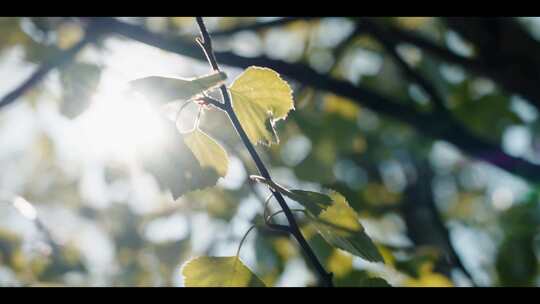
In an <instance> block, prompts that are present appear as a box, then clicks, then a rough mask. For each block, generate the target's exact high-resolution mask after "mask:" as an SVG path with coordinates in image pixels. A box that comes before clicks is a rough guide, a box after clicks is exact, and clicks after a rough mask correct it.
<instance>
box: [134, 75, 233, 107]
mask: <svg viewBox="0 0 540 304" xmlns="http://www.w3.org/2000/svg"><path fill="white" fill-rule="evenodd" d="M225 79H227V75H226V74H225V73H224V72H214V73H212V74H208V75H204V76H201V77H197V78H191V79H184V78H171V77H162V76H149V77H145V78H140V79H136V80H133V81H131V82H130V84H131V86H132V87H133V88H134V89H135V90H137V91H140V92H141V93H142V94H144V95H146V97H148V98H151V99H153V100H155V101H157V102H159V103H165V102H169V101H173V100H189V99H191V98H193V97H195V96H196V95H198V94H201V93H203V92H205V91H208V90H211V89H213V88H215V87H217V86H219V85H221V84H222V83H223V81H224V80H225Z"/></svg>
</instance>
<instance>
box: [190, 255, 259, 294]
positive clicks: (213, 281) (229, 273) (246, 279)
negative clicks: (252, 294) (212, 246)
mask: <svg viewBox="0 0 540 304" xmlns="http://www.w3.org/2000/svg"><path fill="white" fill-rule="evenodd" d="M182 275H183V276H184V285H185V286H186V287H265V285H264V283H263V282H262V281H261V280H260V279H259V278H258V277H257V276H256V275H255V274H254V273H253V272H252V271H251V270H250V269H249V268H247V267H246V265H244V263H242V261H240V259H238V258H237V257H207V256H203V257H198V258H195V259H192V260H191V261H189V262H187V263H186V264H185V265H184V267H183V269H182Z"/></svg>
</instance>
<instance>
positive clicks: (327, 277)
mask: <svg viewBox="0 0 540 304" xmlns="http://www.w3.org/2000/svg"><path fill="white" fill-rule="evenodd" d="M197 23H198V24H199V28H200V31H201V36H202V39H200V40H198V42H199V44H200V45H201V47H202V48H203V50H204V52H205V54H206V57H207V58H208V62H209V63H210V65H211V66H212V69H213V70H214V71H219V66H218V64H217V61H216V57H215V55H214V51H213V49H212V42H211V38H210V35H209V34H208V31H207V30H206V26H205V25H204V21H203V19H202V17H197ZM220 89H221V93H222V96H223V104H224V106H225V109H226V112H227V114H228V116H229V118H230V120H231V122H232V124H233V125H234V128H235V129H236V131H237V132H238V135H239V136H240V138H241V139H242V142H243V143H244V146H245V147H246V148H247V150H248V152H249V154H250V155H251V157H252V158H253V161H254V162H255V165H256V166H257V169H258V170H259V172H260V173H261V175H262V176H264V177H265V178H266V179H268V180H271V177H270V173H269V172H268V169H267V168H266V166H265V165H264V163H263V162H262V160H261V158H260V157H259V155H258V153H257V151H256V150H255V148H254V147H253V145H252V144H251V142H250V141H249V138H248V136H247V134H246V132H245V131H244V129H243V128H242V125H241V124H240V121H239V120H238V117H237V116H236V113H235V112H234V110H233V108H232V102H231V100H230V96H229V93H228V91H227V87H226V86H225V85H222V86H221V87H220ZM270 191H271V192H272V194H273V195H274V197H275V198H276V200H277V201H278V203H279V205H280V206H281V209H282V210H283V212H284V213H285V216H286V217H287V221H288V222H289V227H288V229H287V230H288V231H289V232H290V233H291V234H292V235H293V236H294V238H295V239H296V240H297V241H298V243H299V244H300V246H301V247H302V250H303V252H304V254H305V255H306V257H307V258H308V259H309V261H310V262H311V263H312V265H313V267H314V268H315V270H316V271H317V274H318V275H319V279H320V281H321V283H322V284H324V286H328V287H331V286H333V284H332V274H331V273H327V272H326V270H325V269H324V267H323V266H322V264H321V263H320V262H319V260H318V258H317V256H316V255H315V253H314V252H313V250H312V249H311V247H310V246H309V244H308V243H307V241H306V239H305V238H304V236H303V235H302V232H301V231H300V228H299V227H298V223H297V222H296V219H295V218H294V215H293V214H292V212H291V210H290V209H289V206H287V203H286V202H285V199H284V198H283V196H281V194H280V193H279V192H277V191H274V190H272V189H271V190H270Z"/></svg>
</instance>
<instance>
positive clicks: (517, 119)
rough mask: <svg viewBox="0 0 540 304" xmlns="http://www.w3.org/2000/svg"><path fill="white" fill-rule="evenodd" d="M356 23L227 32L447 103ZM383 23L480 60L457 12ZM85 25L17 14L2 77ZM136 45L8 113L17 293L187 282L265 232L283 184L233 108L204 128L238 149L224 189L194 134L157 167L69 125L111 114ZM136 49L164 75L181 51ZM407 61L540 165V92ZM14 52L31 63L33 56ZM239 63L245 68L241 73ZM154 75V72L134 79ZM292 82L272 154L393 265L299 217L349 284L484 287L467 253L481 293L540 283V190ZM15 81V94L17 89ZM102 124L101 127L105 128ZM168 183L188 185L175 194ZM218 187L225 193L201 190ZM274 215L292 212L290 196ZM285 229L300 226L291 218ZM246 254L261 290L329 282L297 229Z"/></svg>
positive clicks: (258, 242)
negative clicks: (17, 199)
mask: <svg viewBox="0 0 540 304" xmlns="http://www.w3.org/2000/svg"><path fill="white" fill-rule="evenodd" d="M119 19H120V20H122V21H124V22H129V23H131V24H138V25H141V26H144V27H146V28H148V29H149V30H151V31H152V32H158V33H163V34H166V35H169V36H190V35H191V36H192V35H196V34H197V33H198V30H197V27H196V24H195V21H194V18H187V17H171V18H165V17H155V18H142V17H134V18H119ZM355 19H356V18H349V17H347V18H345V17H344V18H315V19H309V20H300V21H295V22H291V23H288V24H286V25H283V26H276V27H272V28H262V29H257V30H246V31H241V32H238V33H235V34H232V35H230V36H220V37H216V38H215V47H216V48H217V49H219V50H227V51H231V52H234V53H237V54H240V55H242V56H246V57H249V56H260V55H264V56H267V57H270V58H274V59H280V60H284V61H286V62H295V63H301V64H306V65H309V66H311V67H312V68H314V69H315V70H317V71H319V72H321V73H329V74H331V75H332V76H333V77H336V78H338V79H343V80H346V81H349V82H351V83H353V84H357V85H362V86H364V87H366V88H370V89H373V90H376V91H377V92H380V93H381V94H382V95H384V96H388V97H390V98H396V100H399V102H403V103H407V104H411V105H414V107H415V108H416V109H418V111H429V110H430V109H431V107H432V104H431V101H430V98H429V97H428V96H427V95H426V94H425V92H423V91H422V90H421V89H420V88H419V87H418V86H415V85H412V84H411V83H410V82H409V81H408V80H407V79H406V78H405V77H404V74H403V73H402V72H401V70H400V68H399V66H398V65H397V64H396V62H395V60H394V59H393V58H392V57H391V56H389V54H388V53H387V52H386V51H385V50H384V48H382V46H381V45H380V43H379V42H378V41H377V40H376V39H374V38H373V37H372V36H370V35H368V34H366V33H361V34H359V35H358V36H357V37H355V38H354V39H348V35H350V33H351V32H352V30H353V28H354V21H355ZM269 20H271V19H268V18H266V19H265V18H255V17H249V18H248V17H244V18H237V17H235V18H233V17H222V18H219V17H212V18H207V20H206V21H207V25H208V28H209V30H210V31H221V30H230V29H234V28H236V27H239V26H249V25H252V24H254V23H255V22H266V21H269ZM378 21H379V22H380V24H382V25H385V26H395V27H398V28H401V29H406V30H410V31H414V32H416V33H418V34H421V35H422V36H424V37H428V38H430V39H431V40H433V41H434V42H435V43H436V44H438V45H441V46H445V47H448V48H450V49H452V50H458V51H459V50H461V51H462V52H464V53H466V52H468V51H470V52H472V53H474V48H472V49H473V51H471V50H469V49H468V46H469V45H468V44H467V42H464V41H461V40H463V39H462V38H460V37H459V35H457V34H456V33H455V32H453V31H452V30H451V29H449V28H448V27H447V26H446V24H445V23H444V22H442V21H441V20H439V18H431V17H422V18H414V17H399V18H393V17H392V18H380V19H379V20H378ZM535 24H536V25H535ZM538 24H539V23H538V22H536V23H534V24H532V25H530V27H529V30H531V31H533V30H534V28H535V27H536V28H538V27H539V25H538ZM83 29H84V22H81V21H80V20H77V19H76V18H48V17H33V18H15V17H2V18H0V37H2V39H0V67H2V66H3V65H2V64H4V62H8V61H9V60H11V63H9V64H11V65H12V66H13V68H12V70H10V71H8V72H6V73H5V74H2V76H3V77H6V76H5V75H10V73H12V71H16V70H17V69H19V68H21V69H22V68H23V67H32V68H35V67H37V66H38V65H39V64H42V63H44V62H46V61H47V60H48V59H50V58H51V56H53V55H54V54H57V53H58V52H59V51H60V50H62V49H65V48H68V47H69V46H72V45H73V44H74V43H76V42H77V41H78V40H79V39H81V37H82V35H83V34H84V30H83ZM536 31H538V29H536ZM456 36H457V38H456ZM127 41H128V40H127V39H122V38H118V37H107V38H104V39H102V40H100V41H99V43H98V44H97V45H93V46H91V47H88V49H87V50H85V52H84V53H81V54H79V56H77V57H76V58H75V60H74V62H73V63H72V64H70V65H66V66H64V67H63V68H61V69H59V70H58V71H56V73H53V74H51V75H49V76H48V77H47V79H46V81H44V82H43V83H41V84H40V85H38V86H37V87H36V88H35V89H34V90H32V91H31V92H29V93H28V94H27V95H25V96H24V98H23V99H22V100H21V101H19V103H17V104H14V105H12V107H10V108H5V109H2V112H0V143H1V145H2V151H1V152H0V168H2V170H1V171H0V194H1V195H0V202H1V204H0V285H2V286H12V285H15V286H58V285H69V286H74V285H75V286H78V285H83V286H109V285H112V286H180V285H182V284H183V282H182V280H183V278H182V277H181V274H180V269H181V267H182V266H183V265H184V263H185V262H186V261H187V260H189V259H191V258H193V257H196V256H201V255H212V256H234V254H235V252H236V249H237V246H238V244H239V242H240V239H241V238H242V236H243V235H244V233H245V232H246V231H247V229H248V228H249V227H250V226H251V225H252V224H254V223H261V222H262V214H263V204H264V200H265V197H266V196H267V195H268V191H267V188H265V187H263V186H261V185H256V184H252V182H251V181H250V180H249V178H248V177H247V176H248V175H250V174H256V171H255V168H254V166H253V164H252V163H251V160H250V158H249V157H247V154H246V151H244V148H243V146H242V145H241V143H240V142H239V141H238V139H237V137H236V133H235V131H234V129H232V128H231V127H230V125H229V122H228V121H227V119H226V117H225V116H224V115H222V113H219V112H215V113H214V112H210V111H206V112H205V113H204V115H203V118H202V121H201V129H203V130H204V131H205V132H207V133H208V134H210V135H211V136H212V137H214V138H216V139H218V141H219V142H221V143H223V144H224V146H225V149H226V150H227V153H228V154H229V157H231V159H230V161H229V168H228V173H227V175H226V176H225V178H220V179H219V180H218V176H217V175H216V174H215V172H214V171H212V170H209V171H201V168H200V166H199V165H198V162H197V160H196V159H195V157H194V156H193V155H192V154H191V153H190V152H189V149H187V147H185V144H184V143H183V141H182V140H181V139H179V137H178V139H177V140H175V141H173V142H171V143H170V147H169V148H168V149H165V150H163V151H157V152H155V151H154V152H153V153H152V154H150V155H149V158H148V159H147V162H146V163H144V165H142V166H140V165H141V164H138V165H134V164H133V163H131V162H129V161H127V164H126V163H122V162H119V161H118V159H116V160H110V159H102V158H99V157H96V158H92V157H88V155H89V153H90V152H91V151H94V150H99V149H100V147H95V146H92V144H91V143H86V142H85V140H84V139H83V140H81V142H82V144H81V146H77V145H78V144H77V143H76V138H77V137H79V136H82V135H80V134H79V133H77V132H75V131H73V130H72V131H63V130H65V129H70V128H71V129H73V125H75V124H76V123H78V121H81V120H83V119H84V116H85V115H86V114H85V113H87V112H89V111H91V109H92V108H93V107H94V105H93V104H92V102H93V101H92V100H93V97H94V96H95V94H94V93H95V91H97V90H98V89H99V88H100V86H103V83H104V82H106V81H107V80H110V79H111V76H110V75H112V74H111V72H110V70H111V69H110V67H109V65H114V62H107V61H104V60H103V59H104V58H106V57H107V56H109V53H108V52H110V50H111V49H114V45H115V43H116V44H120V43H127ZM344 42H346V43H345V44H343V43H344ZM460 42H462V43H460ZM342 44H343V45H342ZM131 46H132V45H129V46H128V48H127V49H123V52H125V53H123V54H122V55H121V56H119V57H117V59H115V60H117V61H121V60H120V59H122V60H124V59H125V60H126V62H128V63H127V65H130V66H135V67H136V68H138V67H139V65H141V66H142V65H143V64H144V63H145V62H153V63H154V64H156V65H157V64H158V62H159V61H160V57H159V56H165V55H164V54H161V53H160V54H159V56H157V57H156V58H144V57H138V55H137V54H136V53H135V56H128V55H129V54H128V53H129V52H131V49H130V47H131ZM509 47H510V46H509ZM398 51H399V53H400V54H402V55H403V57H404V58H405V60H406V61H407V62H408V63H410V64H411V66H412V67H413V69H414V70H415V71H418V72H420V73H422V75H424V76H426V78H428V79H429V80H430V81H431V82H433V83H434V85H435V87H436V88H437V90H439V91H440V92H441V93H442V95H443V96H444V97H445V99H446V101H447V104H446V106H447V107H448V109H449V111H450V113H451V115H452V116H453V117H455V118H456V119H457V120H458V121H460V122H461V123H462V124H463V125H464V126H465V128H466V129H467V130H468V131H470V132H472V133H474V134H476V135H478V136H480V137H481V138H484V139H488V140H490V141H492V142H495V143H500V144H501V146H502V147H503V148H504V149H505V151H506V152H507V153H510V154H512V155H516V156H522V157H525V158H527V159H529V160H531V161H533V162H538V161H540V158H539V157H538V152H539V149H540V145H538V135H537V134H538V132H537V130H538V126H539V125H540V124H539V121H538V119H537V113H536V111H535V109H534V108H533V107H532V106H531V104H530V103H529V102H528V101H527V100H525V99H523V98H521V97H520V96H517V95H512V94H511V93H509V92H507V91H505V90H503V89H501V88H500V87H499V86H498V85H497V84H496V83H494V82H492V81H491V80H488V79H484V78H481V77H478V76H475V75H472V74H469V73H468V72H467V71H466V70H464V69H463V68H461V67H459V66H454V65H451V64H447V63H444V62H441V61H439V60H438V59H436V58H434V57H431V56H428V54H427V53H426V52H424V51H422V50H421V49H418V48H417V47H414V46H411V45H407V44H400V45H398ZM134 52H135V51H134ZM13 53H15V54H18V55H17V56H15V59H13V57H14V56H12V55H10V54H13ZM124 54H125V58H123V55H124ZM118 58H120V59H118ZM130 58H131V59H130ZM7 64H8V63H6V65H7ZM185 65H186V66H185V67H183V70H182V68H178V71H180V72H182V73H183V74H182V75H178V76H181V77H184V76H186V77H191V76H199V75H203V74H206V73H208V69H209V68H208V66H207V65H206V64H202V65H197V64H196V63H195V62H194V61H188V62H187V63H185ZM225 71H226V72H227V73H228V75H229V76H234V75H238V73H239V72H241V71H239V70H237V69H233V68H230V69H229V68H226V70H225ZM1 72H2V71H0V73H1ZM180 72H179V73H180ZM14 74H15V73H14ZM25 75H27V74H25ZM138 76H145V75H136V76H133V78H136V77H138ZM107 77H108V78H107ZM19 78H20V79H21V80H23V79H24V77H19ZM234 78H235V77H229V79H234ZM290 83H291V84H292V86H293V88H292V89H293V91H294V94H295V95H294V97H295V110H294V111H291V112H290V113H289V116H288V119H287V120H286V121H277V122H276V124H275V128H276V130H277V133H278V134H279V139H280V143H279V145H272V146H271V147H265V146H262V147H258V148H257V149H258V151H260V153H261V155H262V157H263V159H264V161H265V163H267V164H268V166H269V168H270V171H271V172H272V174H273V177H274V178H275V180H276V182H278V183H280V184H282V185H285V186H287V187H288V188H295V189H306V190H313V191H323V190H324V189H334V190H336V191H338V192H339V193H341V194H343V196H344V198H345V199H346V201H347V202H348V203H349V205H350V207H351V208H352V209H354V212H355V213H357V216H358V218H360V222H361V223H362V226H363V227H364V228H365V230H366V233H367V234H368V235H369V236H370V237H371V238H372V239H373V241H374V243H375V244H376V245H377V247H378V248H379V251H380V252H381V255H382V258H383V259H384V260H385V263H384V264H383V263H369V262H366V261H363V260H361V259H360V258H358V257H355V256H353V255H351V254H349V253H347V252H345V251H342V250H339V249H335V248H333V247H331V246H330V245H329V244H328V243H327V242H326V241H325V239H324V238H322V237H321V236H320V235H319V234H317V233H316V228H315V227H314V226H313V225H312V224H311V222H310V221H309V218H308V217H306V216H305V215H303V214H302V213H298V214H297V216H298V219H299V222H300V224H301V226H302V230H303V232H304V234H305V236H306V238H307V239H308V241H309V243H310V245H311V246H312V247H313V249H314V251H315V252H316V254H317V256H318V257H319V258H320V259H321V261H322V263H323V265H325V267H326V268H327V269H328V270H330V271H331V272H333V274H334V281H335V284H336V285H337V286H378V287H383V286H469V285H471V282H470V281H469V280H468V279H467V278H466V277H465V276H464V274H463V271H462V270H460V269H459V268H460V267H459V266H458V265H457V263H456V260H455V257H453V256H452V254H453V253H452V252H451V250H452V249H451V247H450V246H449V243H450V244H451V245H453V246H452V247H453V249H454V250H455V252H456V253H457V255H458V256H459V258H460V260H461V261H462V263H463V265H464V267H465V268H466V269H467V270H468V272H469V273H470V274H471V276H472V278H473V280H474V283H475V284H476V285H479V286H539V284H540V274H539V271H540V268H539V258H540V255H539V254H540V251H539V249H540V244H539V243H540V236H539V235H540V233H539V232H540V230H539V227H540V205H539V196H538V195H540V193H539V192H540V188H539V187H538V185H535V184H532V183H529V182H527V181H525V180H522V179H520V178H517V177H515V176H511V175H509V174H507V173H505V172H503V171H501V170H500V169H497V168H494V167H493V166H490V165H488V164H486V163H483V162H480V161H477V160H475V159H471V158H468V157H467V156H465V155H464V154H462V153H461V152H460V151H459V150H458V149H457V148H455V147H454V146H453V145H451V144H450V143H447V142H444V141H440V140H437V139H435V140H431V139H429V138H427V137H425V136H423V135H421V134H420V133H419V132H417V131H415V130H413V129H412V128H411V127H410V126H408V125H405V124H403V123H400V122H398V121H396V120H393V119H388V118H387V117H385V116H381V115H379V114H378V113H376V112H373V111H371V110H369V109H367V108H364V107H361V106H359V105H358V103H355V102H353V101H351V100H348V99H345V98H342V97H340V96H336V95H333V94H329V93H327V92H324V91H318V90H316V89H315V88H311V87H307V86H305V85H304V84H302V83H295V82H292V81H291V82H290ZM15 85H16V84H14V86H15ZM14 86H10V87H1V90H2V95H4V94H5V93H7V92H9V91H10V90H12V89H13V87H14ZM359 102H360V104H361V103H362V100H359ZM123 115H126V116H127V115H129V109H125V113H121V115H119V119H118V124H119V125H120V124H122V121H123V120H121V119H120V118H123V117H124V116H123ZM102 121H104V120H101V119H98V120H96V123H95V124H96V126H99V125H100V124H101V122H102ZM145 122H146V121H139V123H140V124H143V125H144V124H145ZM27 126H31V127H27ZM106 131H108V130H106ZM69 132H71V133H75V135H68V133H69ZM111 132H112V130H111ZM106 133H107V132H104V133H103V134H106ZM115 134H116V133H115ZM140 137H142V135H140ZM118 140H120V139H118ZM126 148H128V149H129V148H131V147H126ZM133 149H135V148H133ZM137 149H138V148H137ZM66 151H71V153H67V152H66ZM126 158H127V157H126ZM177 168H183V169H182V170H178V169H177ZM156 178H157V179H163V180H166V183H168V184H169V185H170V186H171V187H170V188H173V191H172V194H173V195H174V199H173V197H172V196H171V193H169V192H168V191H167V190H165V189H160V188H159V184H158V183H157V182H156ZM201 180H202V181H204V182H200V181H201ZM216 180H218V185H217V186H216V187H212V188H206V189H204V190H200V191H191V192H190V190H194V189H196V188H197V187H198V186H199V187H200V186H201V184H204V186H206V185H213V184H215V182H216ZM203 188H204V187H203ZM186 192H189V193H187V194H185V195H181V194H184V193H186ZM14 195H19V196H22V197H24V198H25V199H26V200H28V201H29V202H30V204H31V205H32V206H33V207H34V208H35V209H36V210H37V219H32V218H29V217H28V216H26V215H25V213H24V210H22V209H20V208H18V207H17V206H15V205H14V204H13V196H14ZM178 196H180V197H179V198H177V197H178ZM288 202H290V203H291V205H293V204H295V203H294V202H293V200H288ZM268 206H269V209H270V211H272V212H275V211H277V210H279V209H277V204H275V202H274V201H270V202H269V204H268ZM349 209H350V208H349ZM434 218H435V220H434ZM275 219H276V221H277V222H281V221H282V217H281V215H277V216H276V217H275ZM336 220H337V218H336ZM437 223H442V226H441V225H439V224H437ZM415 227H420V229H417V228H415ZM47 235H50V238H49V237H47ZM240 257H241V259H242V261H243V263H244V264H245V265H242V266H243V267H246V268H247V269H248V270H250V271H252V272H253V274H254V275H255V276H256V278H258V279H257V283H259V285H260V282H259V279H260V281H262V282H264V285H266V286H276V285H278V286H289V285H291V284H290V282H293V284H292V285H294V284H297V285H302V286H313V285H315V284H316V276H315V275H314V273H312V271H311V269H310V265H308V264H307V263H306V262H304V261H303V257H302V254H301V252H299V249H298V248H297V244H296V242H294V240H292V239H289V238H288V237H287V236H285V235H282V234H280V233H279V232H276V231H273V230H269V229H266V228H256V229H255V230H254V231H253V232H252V233H251V234H250V235H249V236H248V237H247V239H246V242H245V244H244V246H243V249H242V251H241V254H240ZM298 261H300V262H299V263H298ZM244 283H245V282H244Z"/></svg>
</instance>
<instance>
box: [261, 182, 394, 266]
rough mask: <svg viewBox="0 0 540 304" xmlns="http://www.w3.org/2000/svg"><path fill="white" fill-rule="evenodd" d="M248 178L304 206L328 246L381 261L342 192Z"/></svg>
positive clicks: (374, 260)
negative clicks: (311, 189)
mask: <svg viewBox="0 0 540 304" xmlns="http://www.w3.org/2000/svg"><path fill="white" fill-rule="evenodd" d="M251 178H252V179H254V180H256V181H259V182H263V183H265V184H267V185H269V186H270V187H272V188H273V189H274V190H276V191H278V192H280V193H282V194H283V195H285V196H287V197H289V198H291V199H293V200H295V201H297V202H298V203H300V204H301V205H302V206H304V207H305V208H306V210H307V211H308V212H307V214H308V217H309V218H310V219H311V220H312V221H313V224H314V226H315V227H316V228H317V230H318V232H319V233H320V234H321V236H322V237H323V238H324V239H325V240H326V241H327V242H328V243H330V244H331V245H333V246H335V247H337V248H339V249H343V250H345V251H348V252H350V253H352V254H354V255H356V256H359V257H361V258H363V259H366V260H368V261H370V262H383V263H384V259H383V257H382V255H381V254H380V252H379V250H378V249H377V246H376V245H375V244H374V243H373V241H372V240H371V239H370V237H369V236H368V235H367V234H366V233H365V231H364V227H362V224H361V223H360V220H359V218H358V214H357V213H356V211H354V209H352V208H351V207H350V206H349V204H348V203H347V200H346V199H345V197H344V196H343V195H341V194H339V193H338V192H335V191H333V192H332V193H331V194H330V196H328V195H325V194H321V193H317V192H311V191H303V190H288V189H286V188H284V187H283V186H280V185H278V184H276V183H275V182H273V181H269V180H267V179H264V178H262V177H259V176H252V177H251Z"/></svg>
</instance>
